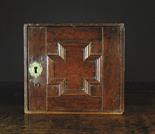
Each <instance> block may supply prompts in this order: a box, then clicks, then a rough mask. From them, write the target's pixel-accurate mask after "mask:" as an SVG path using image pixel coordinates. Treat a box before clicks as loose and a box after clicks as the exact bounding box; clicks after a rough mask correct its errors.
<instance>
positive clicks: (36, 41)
mask: <svg viewBox="0 0 155 134" xmlns="http://www.w3.org/2000/svg"><path fill="white" fill-rule="evenodd" d="M45 33H46V28H45V27H31V26H30V27H28V70H29V65H30V64H32V63H34V62H37V63H39V64H41V66H42V68H43V70H42V73H41V75H40V76H39V77H37V78H34V77H32V76H31V75H30V73H29V72H28V100H29V109H28V110H29V111H45V110H46V56H45V55H46V45H45V42H46V37H45V36H46V34H45Z"/></svg>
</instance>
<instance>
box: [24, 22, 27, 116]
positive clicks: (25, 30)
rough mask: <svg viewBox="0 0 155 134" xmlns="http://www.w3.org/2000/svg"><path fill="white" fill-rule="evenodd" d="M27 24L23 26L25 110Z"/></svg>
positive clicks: (25, 100)
mask: <svg viewBox="0 0 155 134" xmlns="http://www.w3.org/2000/svg"><path fill="white" fill-rule="evenodd" d="M27 27H28V25H27V24H24V26H23V33H24V34H23V35H24V111H25V113H26V112H27V111H28V105H27V104H28V102H27Z"/></svg>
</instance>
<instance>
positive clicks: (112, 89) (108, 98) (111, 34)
mask: <svg viewBox="0 0 155 134" xmlns="http://www.w3.org/2000/svg"><path fill="white" fill-rule="evenodd" d="M103 35H104V74H103V76H104V78H103V79H104V80H103V81H104V90H103V112H113V113H123V110H124V107H123V106H124V98H123V96H124V93H123V90H124V89H123V85H124V63H123V51H124V50H123V40H124V39H123V36H124V35H123V32H122V26H121V27H120V26H112V27H104V33H103Z"/></svg>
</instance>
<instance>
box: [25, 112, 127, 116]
mask: <svg viewBox="0 0 155 134" xmlns="http://www.w3.org/2000/svg"><path fill="white" fill-rule="evenodd" d="M25 114H43V115H46V114H48V115H50V114H51V115H54V114H55V115H65V114H66V115H68V114H71V115H81V114H82V115H123V114H124V111H120V112H47V111H45V112H44V111H25Z"/></svg>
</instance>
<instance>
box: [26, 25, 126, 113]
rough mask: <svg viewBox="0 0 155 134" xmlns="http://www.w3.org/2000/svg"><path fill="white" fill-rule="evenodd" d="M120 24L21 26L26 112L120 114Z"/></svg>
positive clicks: (121, 67) (121, 58)
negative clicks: (22, 32)
mask: <svg viewBox="0 0 155 134" xmlns="http://www.w3.org/2000/svg"><path fill="white" fill-rule="evenodd" d="M124 45H125V44H124V24H122V23H102V24H25V25H24V67H25V69H24V70H25V71H24V79H25V80H24V81H25V84H24V85H25V89H24V96H25V97H24V98H25V101H24V102H25V113H36V114H37V113H40V114H41V113H44V114H50V113H54V114H63V113H64V114H122V113H123V112H124V68H125V67H124Z"/></svg>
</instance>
